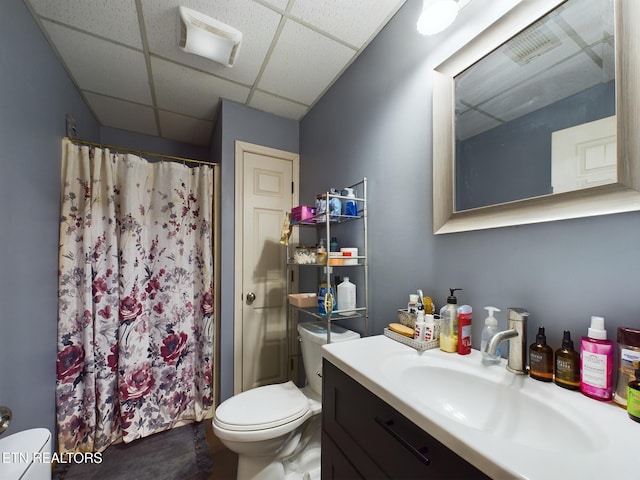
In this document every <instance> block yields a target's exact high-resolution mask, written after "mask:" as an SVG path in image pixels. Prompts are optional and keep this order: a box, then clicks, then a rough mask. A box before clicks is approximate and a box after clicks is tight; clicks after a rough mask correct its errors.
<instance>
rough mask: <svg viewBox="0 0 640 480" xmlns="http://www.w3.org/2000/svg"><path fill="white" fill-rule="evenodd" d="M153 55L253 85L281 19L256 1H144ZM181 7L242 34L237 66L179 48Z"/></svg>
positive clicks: (147, 29) (147, 30) (146, 24)
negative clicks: (179, 9) (224, 63)
mask: <svg viewBox="0 0 640 480" xmlns="http://www.w3.org/2000/svg"><path fill="white" fill-rule="evenodd" d="M142 5H143V12H144V21H145V27H146V32H147V36H148V38H149V50H150V52H151V53H152V54H155V55H158V56H160V57H164V58H167V59H170V60H174V61H176V62H178V63H183V64H185V65H189V66H191V67H194V68H197V69H200V70H204V71H207V72H211V73H214V74H216V75H218V76H221V77H224V78H227V79H231V80H234V81H236V82H240V83H242V84H244V85H251V84H253V82H254V81H255V79H256V77H257V75H258V72H259V71H260V68H261V66H262V63H263V62H264V59H265V56H266V54H267V51H268V50H269V46H270V45H271V41H272V39H273V36H274V34H275V32H276V29H277V27H278V23H279V22H280V18H281V15H279V14H278V13H276V12H274V11H273V10H271V9H269V8H266V7H264V6H262V5H260V4H258V3H256V2H254V1H252V0H217V1H215V2H212V1H210V0H182V1H177V0H142ZM178 5H183V6H185V7H188V8H191V9H193V10H196V11H198V12H200V13H203V14H205V15H208V16H210V17H212V18H214V19H216V20H219V21H221V22H223V23H226V24H227V25H230V26H232V27H234V28H237V29H238V30H240V31H241V32H242V34H243V38H242V43H241V45H240V50H239V52H238V56H237V60H236V63H235V65H234V66H233V67H231V68H228V67H225V66H223V65H220V64H218V63H216V62H214V61H212V60H208V59H205V58H202V57H198V56H197V55H193V54H191V53H186V52H184V51H182V50H181V49H180V48H179V47H178V40H179V35H180V33H179V30H178V26H179V21H178Z"/></svg>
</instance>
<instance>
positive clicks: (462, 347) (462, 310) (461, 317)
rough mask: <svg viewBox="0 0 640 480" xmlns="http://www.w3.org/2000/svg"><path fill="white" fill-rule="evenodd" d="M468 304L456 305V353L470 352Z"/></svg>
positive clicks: (470, 311)
mask: <svg viewBox="0 0 640 480" xmlns="http://www.w3.org/2000/svg"><path fill="white" fill-rule="evenodd" d="M472 312H473V311H472V309H471V307H470V306H469V305H460V306H459V307H458V353H459V354H460V355H468V354H470V353H471V315H472Z"/></svg>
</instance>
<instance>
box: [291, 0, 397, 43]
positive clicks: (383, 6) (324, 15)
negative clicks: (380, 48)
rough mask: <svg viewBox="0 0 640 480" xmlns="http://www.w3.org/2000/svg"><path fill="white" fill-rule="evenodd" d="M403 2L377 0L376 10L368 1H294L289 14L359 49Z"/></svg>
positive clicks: (369, 0)
mask: <svg viewBox="0 0 640 480" xmlns="http://www.w3.org/2000/svg"><path fill="white" fill-rule="evenodd" d="M404 3H405V0H376V8H371V0H350V1H348V2H346V1H345V0H323V1H322V2H319V1H318V0H296V2H295V3H294V4H293V8H292V9H291V14H292V15H295V16H296V17H298V18H300V19H301V20H304V21H305V22H308V23H310V24H312V25H314V26H316V27H318V28H319V29H321V30H323V31H325V32H327V33H330V34H331V35H333V36H335V37H338V38H339V39H341V40H344V41H345V42H347V43H348V44H350V45H352V46H355V47H357V48H360V47H362V46H363V45H365V44H366V43H368V42H369V40H370V39H371V37H372V36H373V35H374V34H376V33H378V29H379V28H380V25H381V24H383V22H384V23H386V21H387V20H389V18H390V17H391V16H392V15H393V14H395V12H396V11H397V10H398V9H399V8H400V7H401V6H402V5H403V4H404Z"/></svg>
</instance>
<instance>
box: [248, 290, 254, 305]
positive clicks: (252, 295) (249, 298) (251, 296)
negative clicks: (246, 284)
mask: <svg viewBox="0 0 640 480" xmlns="http://www.w3.org/2000/svg"><path fill="white" fill-rule="evenodd" d="M255 299H256V294H255V293H253V292H249V293H247V303H248V304H249V305H251V304H252V303H253V301H254V300H255Z"/></svg>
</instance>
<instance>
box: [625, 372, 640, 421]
mask: <svg viewBox="0 0 640 480" xmlns="http://www.w3.org/2000/svg"><path fill="white" fill-rule="evenodd" d="M634 365H635V367H636V371H635V379H632V380H631V381H630V382H629V385H628V386H627V413H628V414H629V418H630V419H631V420H634V421H636V422H640V364H639V363H638V362H634Z"/></svg>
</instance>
